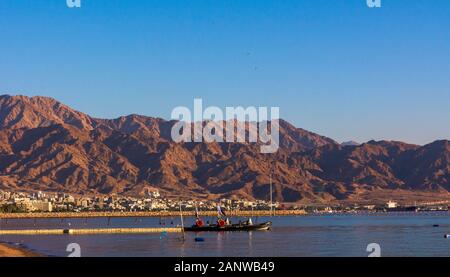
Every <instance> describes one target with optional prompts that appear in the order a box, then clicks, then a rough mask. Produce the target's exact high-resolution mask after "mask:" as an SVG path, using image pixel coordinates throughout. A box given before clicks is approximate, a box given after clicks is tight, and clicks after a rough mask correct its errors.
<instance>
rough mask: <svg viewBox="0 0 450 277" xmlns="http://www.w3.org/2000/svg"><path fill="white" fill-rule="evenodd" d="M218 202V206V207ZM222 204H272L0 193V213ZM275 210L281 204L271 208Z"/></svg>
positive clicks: (240, 206)
mask: <svg viewBox="0 0 450 277" xmlns="http://www.w3.org/2000/svg"><path fill="white" fill-rule="evenodd" d="M218 202H219V203H218ZM218 204H220V206H221V207H222V209H224V210H268V209H270V203H268V202H265V201H261V200H258V201H247V200H230V199H221V200H219V201H194V200H190V201H181V202H180V201H179V200H175V199H169V198H165V197H162V196H161V195H160V193H159V192H158V191H152V192H147V194H146V196H145V197H141V198H136V197H129V196H119V195H111V196H92V197H87V196H73V195H70V194H67V193H45V192H35V193H23V192H9V191H1V190H0V208H1V209H0V212H1V211H3V212H5V211H8V212H86V211H123V212H134V211H175V210H179V209H180V206H181V209H183V210H186V211H189V210H194V209H195V207H197V208H198V210H205V211H206V210H215V209H217V205H218ZM272 207H273V208H274V209H276V208H278V207H279V204H278V203H274V204H273V205H272Z"/></svg>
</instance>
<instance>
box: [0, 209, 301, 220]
mask: <svg viewBox="0 0 450 277" xmlns="http://www.w3.org/2000/svg"><path fill="white" fill-rule="evenodd" d="M199 214H200V216H217V211H201V212H199ZM227 215H228V216H242V217H247V216H270V215H274V216H293V215H306V212H305V211H303V210H279V211H273V212H272V213H271V212H270V211H228V212H227ZM174 216H180V212H177V211H162V212H77V213H75V212H61V213H59V212H52V213H0V219H2V218H3V219H20V218H94V217H174ZM183 216H195V213H194V211H184V212H183Z"/></svg>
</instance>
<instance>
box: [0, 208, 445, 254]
mask: <svg viewBox="0 0 450 277" xmlns="http://www.w3.org/2000/svg"><path fill="white" fill-rule="evenodd" d="M205 220H208V219H207V218H205ZM209 220H213V219H212V218H210V219H209ZM253 220H254V221H255V218H254V219H253ZM268 220H270V221H272V222H273V223H274V227H273V229H272V231H267V232H223V233H207V232H205V233H199V234H194V233H186V238H185V241H184V242H183V240H182V239H181V234H168V235H166V234H136V235H129V234H126V235H123V234H117V235H86V236H73V235H59V236H48V235H45V236H10V235H8V236H5V235H0V241H6V242H11V243H19V244H21V245H23V246H26V247H27V248H29V249H32V250H35V251H38V252H40V253H43V254H45V255H50V256H67V255H68V254H69V253H68V252H67V251H66V248H67V245H68V244H70V243H78V244H79V245H80V246H81V255H82V256H122V257H123V256H136V257H137V256H169V257H188V256H194V257H198V256H244V257H246V256H250V257H266V256H281V257H286V256H295V257H330V256H331V257H335V256H351V257H364V256H368V255H369V254H370V253H368V252H367V251H366V248H367V245H368V244H370V243H378V244H379V245H380V247H381V256H450V239H445V238H444V235H445V234H447V233H449V234H450V213H444V212H443V213H426V214H425V213H403V214H401V213H398V214H373V215H322V216H298V217H273V218H264V217H261V218H258V221H259V222H263V221H268ZM185 221H186V223H189V224H190V223H192V222H193V219H192V218H186V219H185ZM232 221H238V219H236V218H234V219H232ZM179 223H180V221H179V219H178V218H165V219H159V218H137V219H136V218H112V219H111V220H110V221H109V222H108V219H107V218H94V219H87V220H86V219H64V220H61V219H36V220H34V219H20V220H17V219H16V220H12V219H9V220H7V221H6V220H5V219H2V220H0V228H2V229H30V228H68V227H70V228H93V227H96V228H114V227H160V226H167V227H172V226H175V225H177V224H179ZM436 224H438V225H439V227H433V225H436ZM196 236H198V237H202V238H204V241H203V242H195V237H196Z"/></svg>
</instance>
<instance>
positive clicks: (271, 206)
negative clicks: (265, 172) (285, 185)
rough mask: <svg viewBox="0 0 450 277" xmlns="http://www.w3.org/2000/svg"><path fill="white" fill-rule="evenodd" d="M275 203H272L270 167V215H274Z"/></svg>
mask: <svg viewBox="0 0 450 277" xmlns="http://www.w3.org/2000/svg"><path fill="white" fill-rule="evenodd" d="M272 209H273V205H272V169H270V216H272V213H273V211H272Z"/></svg>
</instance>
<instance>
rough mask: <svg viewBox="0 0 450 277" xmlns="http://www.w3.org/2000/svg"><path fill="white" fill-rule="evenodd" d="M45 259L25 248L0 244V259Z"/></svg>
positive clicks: (4, 243)
mask: <svg viewBox="0 0 450 277" xmlns="http://www.w3.org/2000/svg"><path fill="white" fill-rule="evenodd" d="M31 257H43V256H42V255H41V254H39V253H36V252H34V251H32V250H29V249H27V248H25V247H21V246H17V245H11V244H9V243H6V242H0V258H31Z"/></svg>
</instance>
